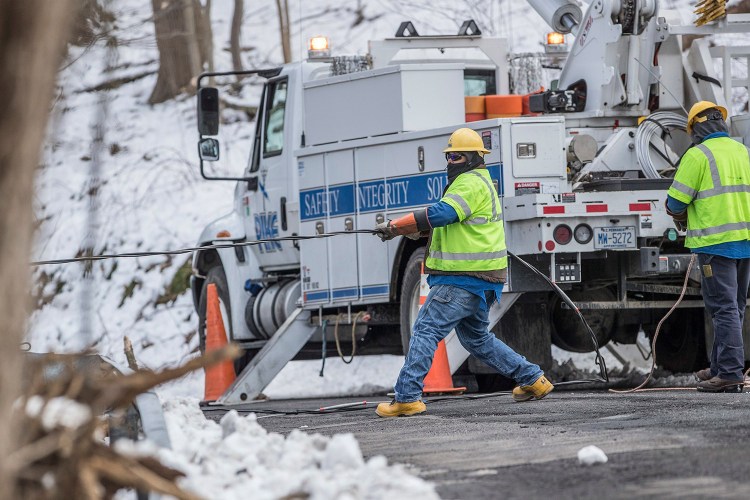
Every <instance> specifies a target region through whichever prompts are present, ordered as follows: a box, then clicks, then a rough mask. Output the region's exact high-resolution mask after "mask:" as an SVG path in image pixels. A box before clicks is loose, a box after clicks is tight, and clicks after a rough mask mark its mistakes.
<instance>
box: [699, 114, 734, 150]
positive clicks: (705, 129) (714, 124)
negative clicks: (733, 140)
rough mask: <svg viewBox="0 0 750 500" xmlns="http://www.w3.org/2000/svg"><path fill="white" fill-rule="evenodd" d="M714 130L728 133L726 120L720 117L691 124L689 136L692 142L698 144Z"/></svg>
mask: <svg viewBox="0 0 750 500" xmlns="http://www.w3.org/2000/svg"><path fill="white" fill-rule="evenodd" d="M717 113H718V111H717ZM719 116H721V115H719ZM716 132H724V133H728V132H729V129H728V128H727V122H725V121H724V120H722V119H713V120H706V121H704V122H698V123H696V124H694V125H693V133H692V134H690V138H691V139H692V140H693V144H700V143H701V142H703V140H704V139H705V138H706V136H707V135H711V134H714V133H716Z"/></svg>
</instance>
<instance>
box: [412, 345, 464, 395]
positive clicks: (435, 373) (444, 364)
mask: <svg viewBox="0 0 750 500" xmlns="http://www.w3.org/2000/svg"><path fill="white" fill-rule="evenodd" d="M464 391H466V387H453V378H452V377H451V369H450V366H449V365H448V350H447V349H446V348H445V340H441V341H440V342H439V343H438V346H437V351H435V357H434V358H432V366H431V367H430V371H429V372H427V376H426V377H425V378H424V389H422V393H423V394H436V393H443V394H446V393H447V394H461V393H463V392H464Z"/></svg>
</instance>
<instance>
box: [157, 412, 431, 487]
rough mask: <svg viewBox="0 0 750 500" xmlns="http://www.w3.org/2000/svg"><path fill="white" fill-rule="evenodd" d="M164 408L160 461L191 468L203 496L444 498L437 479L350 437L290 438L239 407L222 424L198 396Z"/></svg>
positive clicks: (188, 483) (189, 482) (192, 483)
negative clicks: (165, 438) (367, 453)
mask: <svg viewBox="0 0 750 500" xmlns="http://www.w3.org/2000/svg"><path fill="white" fill-rule="evenodd" d="M164 410H165V418H166V422H167V428H168V430H169V435H170V439H171V441H172V450H159V452H158V453H159V458H161V459H162V462H163V463H164V464H166V465H168V466H172V467H175V468H177V469H179V470H182V471H184V472H186V473H187V477H186V478H184V479H182V480H180V484H181V486H182V487H184V488H185V489H189V490H191V491H193V492H195V493H197V494H199V495H202V496H203V497H204V498H221V499H222V500H232V499H238V500H239V499H246V498H253V499H257V500H264V499H276V498H310V500H329V499H381V498H389V497H390V498H415V499H424V500H429V499H437V498H438V496H437V494H436V493H435V490H434V487H433V486H432V485H431V484H429V483H427V482H426V481H424V480H422V479H420V478H417V477H415V476H413V475H411V474H409V473H408V472H407V471H406V470H405V469H404V468H403V467H402V466H399V465H388V461H387V459H386V458H385V457H383V456H375V457H371V458H369V459H367V460H365V459H364V458H363V457H362V451H361V450H360V448H359V443H357V440H356V439H355V438H354V436H353V435H351V434H337V435H335V436H333V437H331V438H328V437H324V436H321V435H320V434H306V433H304V432H301V431H298V430H295V431H292V432H291V433H290V434H289V435H288V436H286V437H284V436H282V435H281V434H276V433H270V432H267V431H266V430H265V429H264V428H263V427H261V426H260V425H259V424H258V422H257V421H256V418H255V415H253V414H251V415H248V416H246V417H242V416H240V415H238V414H237V412H234V411H232V412H230V413H227V414H226V415H225V416H224V417H223V418H222V420H221V422H220V423H219V424H217V423H216V422H213V421H211V420H206V419H205V417H204V416H203V413H202V412H201V411H200V409H199V407H198V401H197V400H196V399H173V400H171V401H169V402H167V403H165V405H164Z"/></svg>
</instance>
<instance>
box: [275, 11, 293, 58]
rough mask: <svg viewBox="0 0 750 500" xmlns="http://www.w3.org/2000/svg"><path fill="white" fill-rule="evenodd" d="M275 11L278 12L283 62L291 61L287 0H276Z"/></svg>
mask: <svg viewBox="0 0 750 500" xmlns="http://www.w3.org/2000/svg"><path fill="white" fill-rule="evenodd" d="M276 11H277V12H278V14H279V34H280V35H281V51H282V53H283V55H284V63H289V62H292V41H291V27H290V26H289V0H276Z"/></svg>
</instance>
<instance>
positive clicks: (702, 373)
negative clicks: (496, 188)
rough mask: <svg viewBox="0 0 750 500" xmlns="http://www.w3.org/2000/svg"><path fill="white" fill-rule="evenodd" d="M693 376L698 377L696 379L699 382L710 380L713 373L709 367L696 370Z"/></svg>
mask: <svg viewBox="0 0 750 500" xmlns="http://www.w3.org/2000/svg"><path fill="white" fill-rule="evenodd" d="M695 376H696V377H698V380H700V381H701V382H704V381H706V380H711V379H712V378H713V375H711V368H704V369H703V370H698V371H697V372H695Z"/></svg>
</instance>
